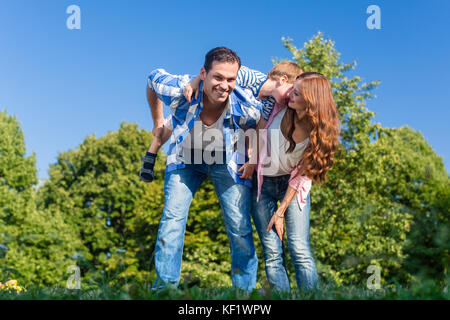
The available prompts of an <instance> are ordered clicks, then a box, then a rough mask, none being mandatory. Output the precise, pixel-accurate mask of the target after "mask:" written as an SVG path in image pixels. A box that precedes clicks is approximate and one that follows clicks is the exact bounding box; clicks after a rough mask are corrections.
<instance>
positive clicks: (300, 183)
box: [289, 168, 312, 209]
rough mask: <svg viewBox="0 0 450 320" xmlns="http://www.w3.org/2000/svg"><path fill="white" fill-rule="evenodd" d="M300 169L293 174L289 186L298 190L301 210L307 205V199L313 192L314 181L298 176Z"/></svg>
mask: <svg viewBox="0 0 450 320" xmlns="http://www.w3.org/2000/svg"><path fill="white" fill-rule="evenodd" d="M297 172H298V169H297V168H295V169H294V170H293V171H292V172H291V177H290V179H289V186H290V187H292V188H294V189H295V190H297V201H298V204H299V206H300V208H301V209H303V207H304V206H305V205H306V198H307V197H308V194H309V192H310V191H311V185H312V181H311V179H310V178H308V177H306V176H301V175H297Z"/></svg>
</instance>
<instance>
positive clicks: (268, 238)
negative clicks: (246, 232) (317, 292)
mask: <svg viewBox="0 0 450 320" xmlns="http://www.w3.org/2000/svg"><path fill="white" fill-rule="evenodd" d="M289 178H290V175H283V176H278V177H268V176H264V181H263V185H262V188H261V195H260V196H259V202H256V198H257V194H258V190H257V188H253V190H252V201H253V202H252V217H253V221H254V223H255V227H256V230H257V231H258V235H259V238H260V240H261V244H262V247H263V252H264V260H265V263H266V274H267V279H268V280H269V283H270V285H271V286H272V287H273V286H275V287H276V289H278V290H279V291H290V285H289V278H288V275H287V272H286V265H285V258H284V252H283V244H282V242H281V240H280V238H279V237H278V234H277V232H276V230H275V226H274V227H273V228H272V229H271V230H270V231H269V232H267V231H266V230H267V226H268V225H269V222H270V219H271V218H272V216H273V214H274V213H275V211H276V210H277V201H282V200H283V198H284V195H285V193H286V190H287V188H288V185H289ZM253 183H254V185H256V174H254V175H253ZM309 211H310V196H309V195H308V198H307V205H306V206H305V207H304V208H303V211H302V210H301V209H300V207H299V205H298V202H297V198H294V199H293V200H292V202H291V203H290V204H289V206H288V208H287V210H286V212H285V214H284V217H285V223H286V236H287V241H288V248H289V253H290V255H291V259H292V262H293V264H294V267H295V277H296V280H297V285H298V287H299V288H300V287H302V288H303V289H311V288H313V287H315V286H316V285H317V271H316V266H315V264H314V259H313V256H312V254H311V250H310V248H309Z"/></svg>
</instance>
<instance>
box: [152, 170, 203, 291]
mask: <svg viewBox="0 0 450 320" xmlns="http://www.w3.org/2000/svg"><path fill="white" fill-rule="evenodd" d="M205 178H206V175H204V174H201V173H199V172H197V171H195V170H194V166H192V165H187V166H186V168H185V169H179V170H174V171H171V172H168V173H167V174H166V176H165V181H164V209H163V214H162V217H161V221H160V224H159V229H158V236H157V240H156V247H155V269H156V275H157V277H156V281H155V283H154V284H153V289H155V290H156V289H162V288H164V287H166V286H174V287H176V286H178V283H179V281H180V272H181V259H182V255H183V245H184V233H185V229H186V221H187V216H188V211H189V206H190V204H191V201H192V198H193V196H194V194H195V192H196V191H197V189H198V187H199V186H200V185H201V183H202V182H203V180H205Z"/></svg>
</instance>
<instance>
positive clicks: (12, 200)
mask: <svg viewBox="0 0 450 320" xmlns="http://www.w3.org/2000/svg"><path fill="white" fill-rule="evenodd" d="M0 136H1V137H2V139H1V140H0V155H1V156H0V244H3V246H2V248H3V249H0V281H3V282H5V281H6V280H9V279H12V278H14V279H17V280H19V282H20V283H36V284H43V285H54V284H56V283H57V282H58V280H59V279H60V278H61V277H62V276H63V274H64V273H65V271H66V268H67V266H69V265H70V264H71V259H70V257H71V255H72V254H73V253H74V244H76V243H77V239H76V238H74V235H73V233H72V232H71V229H70V228H69V227H68V226H67V225H66V224H65V222H64V219H63V218H62V216H61V215H60V214H59V213H58V212H56V213H51V212H49V211H47V210H39V211H38V210H36V204H35V192H34V185H35V184H36V182H37V177H36V168H35V156H34V155H32V156H30V157H25V142H24V137H23V133H22V130H21V129H20V126H19V124H18V122H17V120H16V118H15V117H11V116H8V115H7V114H6V112H1V113H0ZM5 249H6V250H5Z"/></svg>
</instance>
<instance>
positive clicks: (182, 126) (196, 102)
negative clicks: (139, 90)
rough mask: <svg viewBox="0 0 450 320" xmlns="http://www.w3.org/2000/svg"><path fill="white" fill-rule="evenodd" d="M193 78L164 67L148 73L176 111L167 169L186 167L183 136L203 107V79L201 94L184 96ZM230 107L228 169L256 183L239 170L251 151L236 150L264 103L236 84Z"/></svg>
mask: <svg viewBox="0 0 450 320" xmlns="http://www.w3.org/2000/svg"><path fill="white" fill-rule="evenodd" d="M191 79H192V77H191V76H188V75H184V76H178V75H172V74H169V73H167V72H166V71H165V70H163V69H156V70H154V71H152V72H151V73H150V75H149V77H148V86H149V88H150V89H151V90H152V91H153V92H155V94H156V95H157V97H158V98H159V99H161V100H162V101H163V103H164V104H165V105H167V106H169V107H170V111H171V115H172V126H173V131H172V136H171V137H170V145H169V151H168V155H167V163H166V172H170V171H173V170H176V169H183V168H185V167H186V165H185V164H184V162H183V150H182V149H183V147H182V142H183V140H184V139H185V138H186V137H187V136H188V135H189V133H190V131H191V130H192V128H193V127H194V122H195V121H196V120H197V119H198V117H199V115H200V112H201V111H202V109H203V102H202V99H203V94H202V92H203V91H202V88H203V82H201V83H200V94H199V95H198V98H197V99H193V100H192V102H191V103H189V102H188V101H187V100H186V99H185V97H184V96H183V89H184V87H185V86H186V84H188V82H189V81H190V80H191ZM229 99H230V108H229V109H228V110H227V112H226V114H225V117H224V120H223V136H224V144H225V153H226V160H227V166H228V171H229V173H230V175H231V177H232V178H233V180H234V181H235V182H236V183H239V184H243V185H246V186H248V187H250V188H251V187H252V184H251V181H250V180H248V179H241V178H240V175H241V173H239V174H238V172H237V171H238V170H239V169H240V168H241V167H242V165H243V164H244V163H245V162H246V161H248V159H247V155H246V154H242V153H239V152H237V151H236V149H237V148H236V147H237V143H238V140H239V139H243V136H240V134H241V133H242V130H238V129H245V128H249V127H255V126H256V124H257V123H258V121H259V119H260V116H261V109H262V107H263V106H262V104H261V103H260V101H258V100H257V99H256V98H255V97H254V96H253V95H252V94H250V93H249V90H245V89H243V88H241V87H240V86H238V85H236V86H235V88H234V90H233V92H232V93H231V94H230V96H229Z"/></svg>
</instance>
